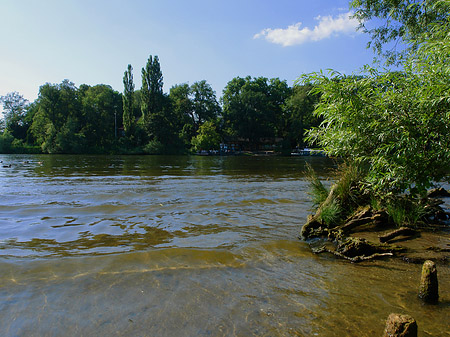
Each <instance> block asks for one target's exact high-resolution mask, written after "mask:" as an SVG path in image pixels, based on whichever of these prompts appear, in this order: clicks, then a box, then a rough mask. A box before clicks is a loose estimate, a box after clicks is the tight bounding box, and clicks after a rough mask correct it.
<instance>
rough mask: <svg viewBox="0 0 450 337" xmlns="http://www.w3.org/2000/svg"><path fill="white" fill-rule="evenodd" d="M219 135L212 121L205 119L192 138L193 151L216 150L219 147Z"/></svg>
mask: <svg viewBox="0 0 450 337" xmlns="http://www.w3.org/2000/svg"><path fill="white" fill-rule="evenodd" d="M220 140H221V138H220V135H219V133H218V132H217V127H216V125H215V124H214V122H213V121H207V122H205V123H203V124H202V126H200V129H199V130H198V135H197V136H195V137H194V138H192V146H193V148H194V150H195V151H201V150H205V151H209V150H218V149H219V148H220Z"/></svg>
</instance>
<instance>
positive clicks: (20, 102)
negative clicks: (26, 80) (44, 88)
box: [0, 92, 31, 139]
mask: <svg viewBox="0 0 450 337" xmlns="http://www.w3.org/2000/svg"><path fill="white" fill-rule="evenodd" d="M0 102H1V103H2V104H3V114H4V127H5V129H7V130H8V131H9V132H10V133H11V135H12V136H13V137H14V138H18V139H25V138H26V136H27V131H28V128H29V127H30V124H31V123H30V122H31V121H30V119H29V118H27V109H28V107H29V102H28V100H26V99H25V98H24V97H23V96H22V95H20V94H19V93H18V92H10V93H8V94H6V95H5V96H0Z"/></svg>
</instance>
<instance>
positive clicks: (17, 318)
mask: <svg viewBox="0 0 450 337" xmlns="http://www.w3.org/2000/svg"><path fill="white" fill-rule="evenodd" d="M0 160H2V161H3V163H11V168H1V167H0V192H1V193H0V254H1V256H0V299H1V300H0V306H1V310H0V325H1V326H2V335H5V336H61V335H67V336H81V335H83V336H114V335H117V336H314V335H317V336H377V335H378V336H379V335H381V334H382V331H383V329H384V322H385V320H386V318H387V316H388V315H389V314H390V313H391V312H402V313H408V314H411V315H412V316H413V317H415V318H416V319H417V321H418V325H419V333H420V336H446V335H447V336H448V335H450V333H449V331H450V325H449V320H448V317H449V316H450V315H449V313H450V296H449V294H448V293H449V289H450V282H449V275H450V270H449V267H448V265H446V264H444V265H438V273H439V282H440V295H441V302H440V304H439V305H437V306H427V305H423V304H421V303H420V301H419V300H417V297H416V291H417V286H418V282H419V278H420V269H421V266H420V265H414V264H407V263H404V262H401V261H396V260H390V261H389V260H388V261H377V262H367V263H362V264H350V263H347V262H343V261H337V260H335V259H333V258H331V257H327V256H315V255H313V254H312V253H311V252H310V249H309V246H308V244H307V243H305V242H302V241H300V240H298V239H297V236H298V233H299V231H300V227H301V224H302V223H304V222H305V220H306V217H307V215H308V213H309V209H310V207H311V202H310V200H309V198H308V195H307V183H306V182H305V178H304V168H305V163H306V162H309V163H310V164H311V165H312V166H313V167H315V168H316V170H318V172H319V173H320V174H321V175H322V176H323V177H324V178H326V177H329V175H330V172H331V170H332V169H333V163H332V162H330V161H329V160H327V159H326V158H280V157H163V156H145V157H142V156H129V157H111V156H23V155H20V156H19V155H15V156H14V155H0Z"/></svg>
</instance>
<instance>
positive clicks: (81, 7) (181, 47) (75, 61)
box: [0, 0, 373, 101]
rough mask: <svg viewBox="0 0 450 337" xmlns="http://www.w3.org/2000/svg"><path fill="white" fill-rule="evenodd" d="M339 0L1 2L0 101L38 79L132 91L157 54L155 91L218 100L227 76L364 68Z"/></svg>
mask: <svg viewBox="0 0 450 337" xmlns="http://www.w3.org/2000/svg"><path fill="white" fill-rule="evenodd" d="M348 3H349V1H348V0H271V1H269V0H189V1H187V0H1V1H0V13H2V15H1V16H2V19H1V20H0V34H1V44H0V96H2V95H5V94H6V93H8V92H13V91H17V92H19V93H20V94H21V95H23V96H24V97H25V98H26V99H28V100H30V101H34V100H35V99H36V98H37V97H38V93H39V87H40V86H41V85H43V84H45V83H61V82H62V81H63V80H64V79H69V80H70V81H72V82H74V83H75V85H76V86H77V87H78V86H80V85H81V84H88V85H96V84H108V85H111V86H112V88H113V89H114V90H117V91H119V92H121V91H123V82H122V79H123V74H124V71H125V70H126V68H127V65H128V64H131V65H132V66H133V68H134V71H133V74H134V81H135V84H136V89H138V88H140V86H141V75H140V74H141V69H142V67H144V65H145V64H146V62H147V60H148V58H149V56H150V55H153V56H154V55H158V57H159V60H160V64H161V70H162V73H163V78H164V91H165V92H169V90H170V88H171V87H172V86H173V85H176V84H181V83H188V84H192V83H194V82H196V81H201V80H206V81H207V82H208V83H209V84H210V85H211V86H212V88H213V89H214V90H215V91H216V94H217V97H218V98H219V97H221V96H222V91H223V89H224V88H225V86H226V84H227V83H228V82H229V81H230V80H231V79H233V78H234V77H236V76H240V77H245V76H252V77H259V76H264V77H268V78H273V77H278V78H280V79H282V80H286V81H287V83H288V84H289V85H290V86H292V85H293V83H294V81H295V79H296V78H298V77H299V76H300V75H302V74H304V73H310V72H315V71H320V70H321V69H322V70H326V69H334V70H337V71H340V72H343V73H347V74H351V73H352V72H354V71H356V72H357V71H358V69H359V68H361V67H362V66H363V65H364V64H368V63H371V62H372V59H373V53H372V51H371V50H369V49H366V44H367V42H368V40H369V39H368V36H367V35H364V34H363V33H360V32H357V31H356V26H357V23H356V22H355V21H354V20H352V19H350V18H349V6H348Z"/></svg>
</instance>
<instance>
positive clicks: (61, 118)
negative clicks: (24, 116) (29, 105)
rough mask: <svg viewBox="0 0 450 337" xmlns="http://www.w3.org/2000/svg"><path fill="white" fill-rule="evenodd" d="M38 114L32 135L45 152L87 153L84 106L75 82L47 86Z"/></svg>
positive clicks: (35, 116)
mask: <svg viewBox="0 0 450 337" xmlns="http://www.w3.org/2000/svg"><path fill="white" fill-rule="evenodd" d="M38 105H39V108H38V111H37V112H36V114H35V115H34V117H33V124H32V125H31V132H32V135H33V137H34V139H35V140H36V142H37V143H38V145H40V146H41V148H42V150H43V151H44V152H48V153H73V152H82V151H83V142H84V139H83V136H82V135H81V134H80V131H81V128H82V106H81V100H80V99H79V93H78V90H77V88H76V86H75V84H74V83H72V82H70V81H69V80H64V81H63V82H62V83H61V84H49V83H46V84H44V85H43V86H41V87H40V89H39V96H38Z"/></svg>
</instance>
